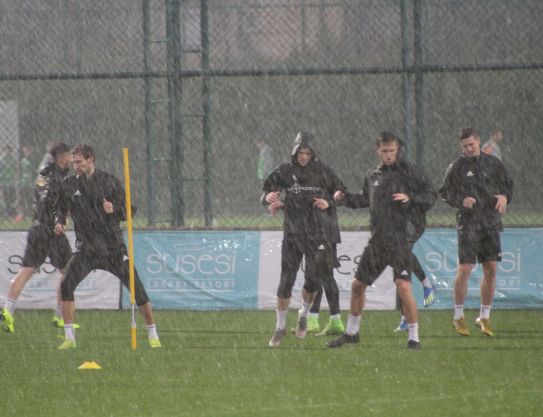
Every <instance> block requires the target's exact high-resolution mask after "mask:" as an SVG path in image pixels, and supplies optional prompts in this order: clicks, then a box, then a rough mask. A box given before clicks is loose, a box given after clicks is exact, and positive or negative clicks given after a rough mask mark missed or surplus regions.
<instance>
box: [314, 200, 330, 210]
mask: <svg viewBox="0 0 543 417" xmlns="http://www.w3.org/2000/svg"><path fill="white" fill-rule="evenodd" d="M313 207H315V208H318V209H319V210H326V209H327V208H328V207H330V204H328V201H326V200H325V199H323V198H317V197H315V198H314V199H313Z"/></svg>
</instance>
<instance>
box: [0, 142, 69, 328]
mask: <svg viewBox="0 0 543 417" xmlns="http://www.w3.org/2000/svg"><path fill="white" fill-rule="evenodd" d="M70 160H71V155H70V147H69V146H68V145H66V144H65V143H57V144H54V145H52V147H51V149H50V151H49V158H44V163H43V164H42V165H41V166H40V169H39V174H38V176H37V177H36V180H35V184H34V216H33V222H32V226H31V227H30V229H29V231H28V235H27V238H26V248H25V253H24V255H23V261H22V267H21V269H20V270H19V272H17V274H16V275H15V277H14V278H13V280H12V281H11V283H10V286H9V290H8V294H7V297H6V300H5V304H4V308H3V309H2V312H1V314H0V319H1V320H2V327H3V328H4V330H5V331H7V332H11V333H13V332H14V331H15V327H14V317H13V314H14V312H15V307H16V301H17V299H18V298H19V295H20V294H21V292H22V291H23V288H24V287H25V285H26V283H27V282H28V280H30V278H31V277H32V275H34V273H35V272H36V271H37V269H38V268H39V267H40V266H41V264H43V262H44V261H45V258H46V257H47V256H49V259H50V261H51V265H53V266H54V267H55V268H58V269H59V270H60V272H61V274H64V269H65V268H66V264H67V263H68V261H69V260H70V257H71V256H72V249H71V248H70V244H69V242H68V239H67V238H66V236H64V235H62V236H57V235H55V233H54V227H55V213H54V211H55V206H56V203H57V200H58V197H59V192H60V187H61V184H62V180H63V179H64V177H65V176H66V175H67V174H68V170H69V165H70ZM61 280H62V275H61ZM59 284H60V281H59ZM60 316H61V310H60V289H59V288H57V307H56V310H55V313H54V316H53V319H52V323H53V325H55V326H57V327H63V326H64V323H63V321H62V319H61V317H60ZM75 326H77V325H75Z"/></svg>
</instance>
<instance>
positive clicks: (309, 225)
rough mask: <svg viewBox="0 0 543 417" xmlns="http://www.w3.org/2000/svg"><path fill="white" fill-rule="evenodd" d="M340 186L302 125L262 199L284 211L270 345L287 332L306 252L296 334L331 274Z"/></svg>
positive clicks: (304, 326)
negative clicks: (297, 275)
mask: <svg viewBox="0 0 543 417" xmlns="http://www.w3.org/2000/svg"><path fill="white" fill-rule="evenodd" d="M337 190H344V186H343V183H342V182H341V180H340V179H339V178H338V176H337V175H336V174H335V173H334V171H333V170H332V169H331V168H330V167H328V166H327V165H326V164H325V163H323V162H322V161H320V160H319V159H318V158H317V154H316V151H315V145H314V138H313V135H312V134H310V133H308V132H303V131H302V132H299V133H298V135H297V136H296V139H295V142H294V148H293V150H292V158H291V160H290V161H289V162H286V163H283V164H281V165H280V166H279V167H278V168H276V169H275V170H274V171H273V172H272V173H270V175H269V176H268V177H267V178H266V180H265V182H264V187H263V194H262V198H261V200H262V202H263V204H265V205H268V208H269V210H270V212H271V213H272V214H275V213H277V211H278V210H280V209H283V211H284V219H283V243H282V247H281V277H280V281H279V286H278V289H277V310H276V313H277V320H276V326H275V332H274V334H273V337H272V338H271V340H270V342H269V346H271V347H278V346H279V345H280V344H281V340H282V339H283V337H284V336H285V335H286V317H287V312H288V306H289V304H290V298H291V296H292V288H293V287H294V283H295V281H296V273H297V272H298V269H299V267H300V264H301V261H302V257H303V256H304V255H305V260H306V263H305V272H304V286H303V288H302V308H301V309H300V310H299V311H298V321H297V324H296V330H295V333H296V337H297V338H298V339H303V338H304V337H305V335H306V332H307V316H308V314H309V310H310V308H311V305H312V303H313V301H314V299H315V294H316V292H317V290H318V288H319V286H321V285H322V282H323V281H326V280H328V279H329V278H330V277H333V275H332V268H333V265H334V262H335V260H334V245H335V244H336V243H338V242H339V241H340V234H339V227H338V225H337V217H336V215H335V211H334V205H335V203H334V199H333V195H334V193H335V192H336V191H337ZM281 192H283V193H284V198H283V199H281V198H280V194H281ZM332 279H333V278H332ZM336 285H337V284H336Z"/></svg>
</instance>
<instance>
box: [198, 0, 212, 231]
mask: <svg viewBox="0 0 543 417" xmlns="http://www.w3.org/2000/svg"><path fill="white" fill-rule="evenodd" d="M208 13H209V11H208V4H207V0H200V32H201V39H202V73H203V77H202V96H203V104H202V107H203V108H202V111H203V118H202V124H203V126H202V130H203V140H204V184H205V185H204V187H205V190H204V194H205V197H204V198H205V201H204V216H205V225H206V227H211V226H212V225H213V164H212V161H211V157H212V155H211V150H212V145H213V143H212V142H213V138H212V136H211V90H210V86H209V84H210V80H209V75H208V71H209V22H208V17H209V16H208Z"/></svg>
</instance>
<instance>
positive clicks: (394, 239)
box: [327, 132, 437, 349]
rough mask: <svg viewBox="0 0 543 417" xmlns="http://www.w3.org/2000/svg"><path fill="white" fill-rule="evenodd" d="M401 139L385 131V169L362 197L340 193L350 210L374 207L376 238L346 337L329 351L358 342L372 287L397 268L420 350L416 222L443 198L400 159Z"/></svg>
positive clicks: (374, 173)
mask: <svg viewBox="0 0 543 417" xmlns="http://www.w3.org/2000/svg"><path fill="white" fill-rule="evenodd" d="M399 147H400V145H399V141H398V137H397V136H395V135H394V134H393V133H390V132H382V133H381V134H380V135H379V137H378V138H377V140H376V142H375V151H376V153H377V155H378V157H379V165H377V167H375V168H373V169H371V170H369V172H368V173H367V175H366V178H365V180H364V185H363V188H362V190H361V191H360V192H359V193H357V194H351V193H337V194H336V196H335V197H336V200H338V201H342V200H343V201H344V202H345V205H346V206H347V207H349V208H362V207H369V209H370V231H371V237H370V240H369V241H368V244H367V246H366V247H365V248H364V251H363V252H362V256H361V259H360V263H359V265H358V268H357V270H356V273H355V277H354V278H355V279H353V282H352V291H351V309H350V314H349V317H348V319H347V328H346V331H345V333H344V334H342V335H341V336H340V337H338V338H337V339H334V340H331V341H329V342H328V343H327V346H329V347H331V348H338V347H341V346H343V345H344V344H345V343H358V342H359V340H360V335H359V331H360V322H361V318H362V311H363V309H364V303H365V296H366V288H367V287H368V286H369V285H372V284H373V282H375V280H376V279H377V278H379V276H380V275H381V273H382V272H383V271H384V269H385V268H386V267H387V265H390V266H391V267H392V269H393V274H394V282H395V284H396V288H397V289H398V292H399V294H400V297H401V299H402V306H403V309H404V312H405V316H406V318H407V323H408V341H407V347H408V349H420V341H419V332H418V322H417V303H416V301H415V298H414V297H413V292H412V287H411V268H412V247H413V244H414V242H415V239H416V232H415V227H414V225H413V219H414V218H416V215H417V214H416V213H418V212H421V211H422V212H426V211H427V210H429V209H430V208H431V207H432V206H433V204H434V202H435V200H436V197H437V194H436V193H435V191H434V190H433V188H432V185H431V183H430V180H429V179H428V178H427V177H426V176H425V175H424V173H423V172H422V171H421V170H420V169H419V168H418V167H417V166H415V165H414V164H412V163H410V162H408V161H406V160H405V159H398V150H399Z"/></svg>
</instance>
